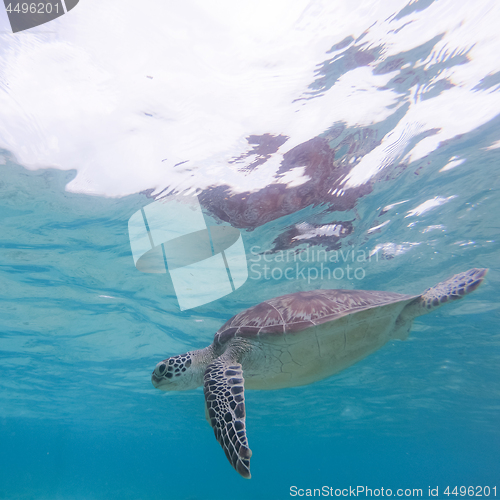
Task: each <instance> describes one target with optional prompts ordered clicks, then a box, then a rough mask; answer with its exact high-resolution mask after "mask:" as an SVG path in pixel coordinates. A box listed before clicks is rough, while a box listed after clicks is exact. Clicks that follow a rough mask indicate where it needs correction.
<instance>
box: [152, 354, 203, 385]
mask: <svg viewBox="0 0 500 500" xmlns="http://www.w3.org/2000/svg"><path fill="white" fill-rule="evenodd" d="M193 361H196V360H195V357H194V356H193V353H191V352H187V353H186V354H179V355H178V356H171V357H170V358H167V359H164V360H163V361H160V362H159V363H158V364H157V365H156V367H155V369H154V370H153V373H152V374H151V382H152V384H153V385H154V386H155V387H156V388H157V389H160V390H162V391H184V390H187V389H195V388H196V387H198V386H200V385H201V382H202V381H203V372H202V374H201V379H200V376H199V373H198V372H199V371H200V370H199V369H196V365H197V363H196V362H194V363H193Z"/></svg>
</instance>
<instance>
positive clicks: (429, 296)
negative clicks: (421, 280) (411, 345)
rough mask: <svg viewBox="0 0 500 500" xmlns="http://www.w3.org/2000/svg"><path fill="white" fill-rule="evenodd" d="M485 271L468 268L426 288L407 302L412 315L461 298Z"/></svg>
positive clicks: (470, 290) (426, 311) (471, 290)
mask: <svg viewBox="0 0 500 500" xmlns="http://www.w3.org/2000/svg"><path fill="white" fill-rule="evenodd" d="M487 273H488V269H476V268H474V269H469V270H468V271H465V272H463V273H459V274H455V276H452V277H451V278H448V279H447V280H446V281H442V282H441V283H438V284H437V285H436V286H433V287H431V288H428V289H427V290H426V291H425V292H424V293H423V294H422V295H420V297H418V298H417V299H416V300H415V301H414V302H413V303H412V304H409V306H411V309H412V311H411V312H412V313H413V314H412V315H413V316H421V315H422V314H427V313H428V312H431V311H433V310H434V309H436V308H437V307H440V306H442V305H443V304H446V303H447V302H451V301H452V300H457V299H461V298H462V297H464V296H465V295H467V294H468V293H471V292H473V291H474V290H475V289H476V288H477V287H478V286H479V285H480V284H481V283H482V282H483V280H484V277H485V276H486V274H487Z"/></svg>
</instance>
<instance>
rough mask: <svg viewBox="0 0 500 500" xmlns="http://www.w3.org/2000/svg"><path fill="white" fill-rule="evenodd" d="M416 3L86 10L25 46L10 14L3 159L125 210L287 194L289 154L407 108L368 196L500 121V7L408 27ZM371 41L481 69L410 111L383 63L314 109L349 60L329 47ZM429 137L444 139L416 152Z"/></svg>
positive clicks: (1, 67) (433, 13) (4, 47)
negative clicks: (497, 81) (176, 194)
mask: <svg viewBox="0 0 500 500" xmlns="http://www.w3.org/2000/svg"><path fill="white" fill-rule="evenodd" d="M406 4H407V0H389V1H385V2H377V3H374V2H371V1H368V0H364V1H358V2H355V3H353V2H331V1H328V0H316V1H307V0H276V1H274V2H272V3H269V2H267V1H264V0H252V2H250V1H242V2H232V1H230V0H205V1H203V2H202V1H196V0H190V1H185V2H161V3H160V2H155V1H153V0H144V1H143V2H141V5H140V8H138V6H137V4H136V3H132V2H129V1H125V0H107V1H106V2H100V1H98V0H86V1H85V2H81V3H80V4H79V5H78V6H77V7H76V8H75V9H73V10H72V11H70V12H69V13H68V14H66V15H64V16H62V17H61V18H59V19H57V20H55V21H52V22H51V23H49V24H47V25H43V26H41V27H39V28H36V29H33V30H29V31H27V32H22V33H18V34H15V35H13V34H11V33H9V30H8V24H7V21H6V18H5V16H4V17H2V19H0V24H1V25H0V32H1V33H0V40H1V43H0V88H1V91H0V109H1V110H2V111H1V115H0V147H2V148H5V149H8V150H10V151H12V152H13V153H14V155H15V156H16V158H17V159H18V160H19V162H20V163H22V164H23V165H24V166H26V167H27V168H30V169H37V168H47V167H53V168H58V169H62V170H69V169H75V170H76V171H77V175H76V177H75V178H74V179H73V180H72V181H71V182H70V183H69V184H68V185H67V190H69V191H72V192H81V193H88V194H94V195H102V196H125V195H128V194H131V193H136V192H139V191H142V190H145V189H154V190H155V192H160V191H161V190H163V189H165V188H168V189H170V190H172V189H183V190H185V189H192V190H194V191H196V190H197V189H203V188H205V187H206V186H208V185H210V184H213V183H214V182H216V183H223V184H227V185H229V186H230V187H231V188H232V189H233V190H234V191H244V190H248V189H257V188H260V187H264V186H265V185H267V184H269V183H270V182H275V181H276V180H275V179H274V175H275V174H276V171H277V169H278V168H279V165H280V162H281V159H282V157H283V154H285V153H286V152H287V151H289V150H290V149H292V148H293V147H295V146H297V145H299V144H301V143H303V142H305V141H307V140H310V139H311V138H313V137H315V136H317V135H318V134H321V133H322V132H324V131H325V130H326V129H328V128H329V127H330V126H332V125H333V124H335V123H338V122H345V123H346V124H347V125H348V126H366V125H371V124H374V123H378V122H380V121H383V120H385V119H386V118H388V117H390V116H391V115H392V114H393V113H395V112H396V110H398V109H400V108H401V106H402V105H404V104H407V103H408V104H409V109H408V111H407V112H406V114H405V115H404V117H403V118H402V119H401V120H400V121H399V123H397V125H396V126H395V128H394V129H393V130H392V131H391V132H389V133H388V134H387V135H386V137H385V138H384V139H383V141H382V144H381V145H380V146H379V147H378V148H375V149H374V150H373V151H372V152H371V153H368V154H367V155H365V156H364V157H363V158H362V159H361V161H360V162H359V163H358V164H357V165H355V166H354V167H353V169H352V171H351V173H350V174H349V176H348V177H346V179H345V184H344V188H345V189H347V188H352V187H355V186H358V185H360V184H362V183H365V182H368V181H369V180H370V179H372V178H373V176H374V175H376V173H377V172H379V171H380V170H381V169H382V168H385V167H386V166H388V165H390V164H391V163H393V162H394V161H397V160H398V159H399V158H400V157H401V156H402V155H407V156H406V157H405V158H406V161H415V160H416V159H419V158H422V157H423V156H425V155H427V154H429V153H430V152H432V151H433V150H435V149H436V148H437V147H438V146H439V144H440V143H441V142H442V141H444V140H447V139H450V138H452V137H454V136H456V135H458V134H464V133H466V132H468V131H470V130H473V129H474V128H476V127H478V126H480V125H482V124H484V123H486V122H487V121H488V120H490V119H492V118H493V117H494V116H496V114H498V113H499V112H500V98H499V97H498V93H495V92H493V91H491V90H474V91H472V89H473V88H474V86H475V85H477V84H478V83H479V82H480V81H481V79H482V78H484V77H485V76H487V75H489V74H493V73H495V72H497V71H498V70H499V66H500V62H499V60H498V57H496V54H498V53H499V51H500V39H499V38H498V36H497V26H498V24H499V22H500V5H499V4H498V2H496V1H494V0H490V1H484V2H482V3H481V5H479V6H478V5H475V4H472V3H471V2H470V3H468V2H456V1H455V0H442V1H440V2H435V3H433V4H432V5H430V6H429V7H428V8H426V9H424V10H422V11H420V12H419V11H415V12H412V13H411V14H409V15H407V16H405V17H402V18H401V19H398V20H396V19H395V18H394V14H395V13H397V12H399V11H400V10H401V9H403V8H404V7H405V6H406ZM485 20H487V22H485ZM363 33H364V34H365V35H364V38H363V42H365V43H366V45H365V48H366V47H376V46H383V50H382V55H381V59H382V60H383V59H384V58H387V57H389V56H391V55H395V54H398V53H400V52H402V51H407V50H410V49H412V48H414V47H417V46H419V45H421V44H423V43H425V42H427V41H429V40H431V39H433V38H434V37H436V36H437V35H443V38H442V39H441V40H440V41H439V42H438V43H437V44H436V46H435V49H434V51H433V53H432V54H431V56H430V57H429V58H428V60H426V61H420V63H419V64H420V65H421V66H423V67H432V66H433V65H435V64H438V63H440V62H442V61H444V60H446V59H447V58H449V57H450V56H452V55H456V54H465V53H467V57H468V59H469V61H468V62H467V63H466V64H461V65H456V66H453V67H452V68H445V69H444V70H443V71H442V72H441V73H440V74H439V75H438V76H436V77H435V79H434V80H435V81H437V80H438V79H443V78H448V80H450V81H452V83H453V84H454V85H455V87H453V88H449V89H446V90H444V91H442V92H441V94H439V95H437V96H436V97H432V98H429V99H425V100H423V99H422V95H423V93H424V92H425V90H426V88H421V87H419V86H418V85H416V86H415V88H414V89H413V93H412V95H411V96H410V97H409V98H406V97H404V98H403V97H402V96H400V95H398V94H397V93H396V92H394V91H393V90H391V89H388V88H386V87H385V86H386V84H387V83H388V82H389V81H390V80H391V79H392V78H393V77H394V76H395V75H397V72H391V73H386V74H375V73H374V67H375V66H374V65H375V63H377V61H374V63H372V64H370V65H367V66H362V67H358V68H355V69H352V70H350V71H346V72H345V73H344V74H343V75H341V76H340V78H339V79H338V80H337V81H336V83H335V84H334V85H333V86H332V87H331V88H330V89H328V90H326V91H324V92H321V93H319V94H318V95H317V96H315V97H314V98H310V99H303V98H304V97H307V90H308V87H309V85H310V84H311V83H312V82H313V81H314V80H315V79H316V77H317V71H318V65H321V64H322V63H323V62H324V61H325V60H329V59H331V58H332V57H333V56H334V55H335V54H331V53H328V51H329V50H330V49H331V47H332V46H333V45H334V44H336V43H338V42H340V41H342V40H344V39H345V38H346V37H348V36H353V37H354V38H355V39H357V38H358V37H360V36H361V35H362V34H363ZM379 62H380V61H379ZM435 81H431V82H430V83H429V85H431V84H432V83H435ZM309 97H310V96H309ZM301 98H302V99H301ZM436 110H439V112H436ZM430 129H437V130H438V132H437V133H436V134H435V135H432V136H429V137H426V138H424V139H422V140H420V141H419V142H418V143H417V144H416V145H415V146H414V147H413V148H412V149H411V151H407V150H408V147H409V144H410V141H411V140H414V139H415V137H416V136H417V135H418V134H420V133H421V132H425V131H428V130H430ZM266 133H269V134H273V135H278V134H282V135H286V136H288V137H289V139H288V141H287V142H285V144H284V145H283V146H281V148H280V149H279V151H278V152H277V153H275V154H274V155H272V156H271V158H270V159H269V160H268V161H267V162H266V163H265V164H264V165H261V166H260V167H259V168H257V169H255V170H254V171H252V172H248V171H245V170H244V169H242V168H241V166H242V165H241V163H238V164H237V165H233V164H230V163H229V160H231V159H234V158H236V157H238V156H240V155H242V154H244V153H246V152H248V151H250V150H251V149H252V148H251V147H250V145H249V144H248V143H247V141H246V140H245V138H246V137H248V136H249V135H261V134H266ZM251 161H252V157H248V158H246V159H245V161H244V162H243V163H244V164H246V165H249V164H250V163H251ZM181 162H184V163H182V165H179V164H180V163H181ZM273 179H274V181H273ZM282 181H283V179H282ZM290 182H291V183H293V184H294V185H297V183H298V182H300V180H299V179H298V178H297V176H295V175H294V176H292V177H291V178H290ZM343 192H344V191H343ZM343 192H342V193H341V194H343Z"/></svg>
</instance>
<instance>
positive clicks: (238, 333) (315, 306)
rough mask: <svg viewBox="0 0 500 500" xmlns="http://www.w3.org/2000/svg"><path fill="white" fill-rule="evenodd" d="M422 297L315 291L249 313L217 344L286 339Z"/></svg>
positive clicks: (227, 329) (285, 297) (234, 321)
mask: <svg viewBox="0 0 500 500" xmlns="http://www.w3.org/2000/svg"><path fill="white" fill-rule="evenodd" d="M417 297H418V295H415V296H412V295H403V294H400V293H391V292H381V291H369V290H312V291H309V292H296V293H291V294H288V295H283V296H281V297H277V298H275V299H270V300H266V301H264V302H261V303H260V304H258V305H256V306H253V307H250V308H249V309H245V310H244V311H242V312H240V313H239V314H236V315H235V316H233V317H232V318H231V319H230V320H228V321H227V322H226V323H225V324H224V325H223V326H222V327H221V328H220V329H219V330H218V332H217V333H216V334H215V337H214V344H217V345H223V344H225V343H226V342H228V341H229V340H231V339H232V338H234V337H246V338H251V337H257V336H258V337H263V336H267V335H269V336H274V335H286V334H287V333H292V332H293V333H297V332H300V331H302V330H306V329H307V328H310V327H311V326H314V325H320V324H322V323H327V322H329V321H333V320H335V319H338V318H341V317H343V316H347V315H349V314H353V313H356V312H359V311H364V310H367V309H371V308H375V307H380V306H384V305H388V304H394V303H396V302H400V301H406V300H409V299H412V298H417Z"/></svg>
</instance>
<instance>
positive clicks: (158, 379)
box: [151, 372, 162, 389]
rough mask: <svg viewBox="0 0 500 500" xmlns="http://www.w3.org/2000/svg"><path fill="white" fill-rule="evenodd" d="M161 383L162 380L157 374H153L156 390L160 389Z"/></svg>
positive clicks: (152, 380) (152, 378) (152, 379)
mask: <svg viewBox="0 0 500 500" xmlns="http://www.w3.org/2000/svg"><path fill="white" fill-rule="evenodd" d="M161 381H162V379H161V378H160V377H157V376H156V374H155V372H153V373H152V374H151V383H152V384H153V386H154V387H155V388H156V389H158V387H159V386H160V383H161Z"/></svg>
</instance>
